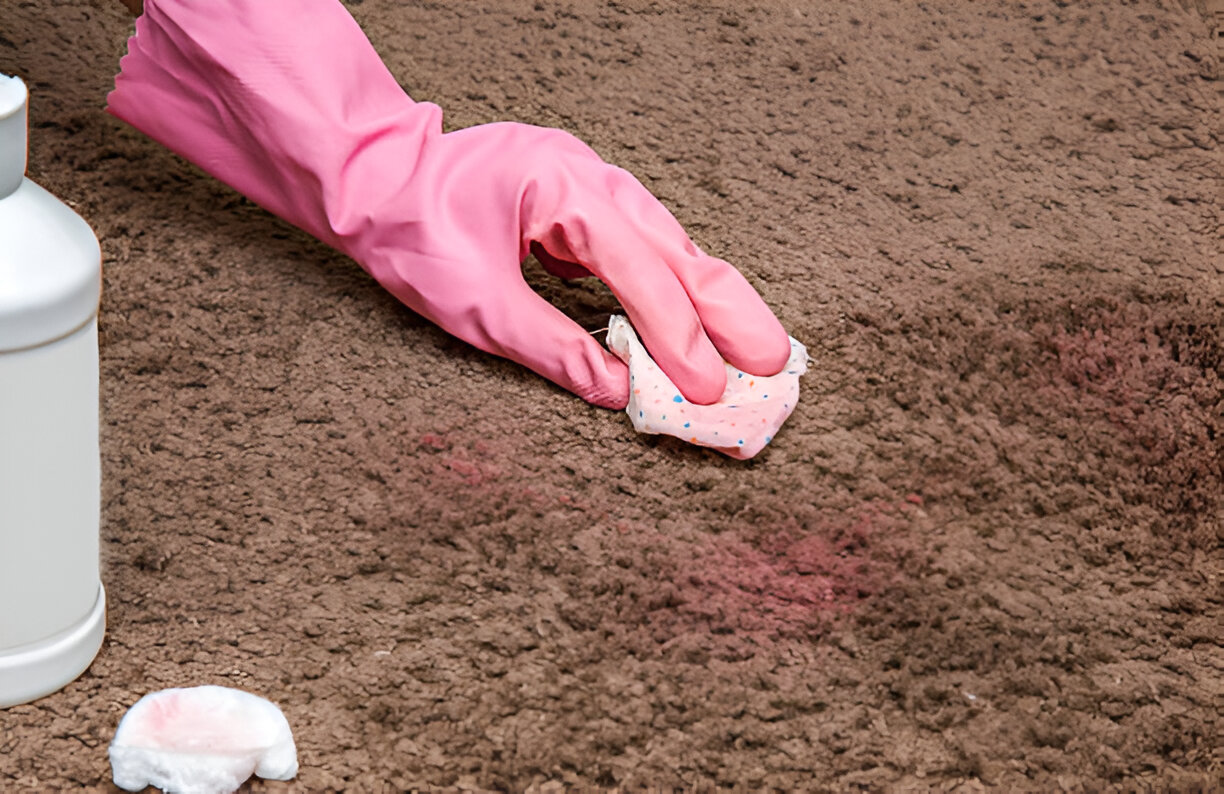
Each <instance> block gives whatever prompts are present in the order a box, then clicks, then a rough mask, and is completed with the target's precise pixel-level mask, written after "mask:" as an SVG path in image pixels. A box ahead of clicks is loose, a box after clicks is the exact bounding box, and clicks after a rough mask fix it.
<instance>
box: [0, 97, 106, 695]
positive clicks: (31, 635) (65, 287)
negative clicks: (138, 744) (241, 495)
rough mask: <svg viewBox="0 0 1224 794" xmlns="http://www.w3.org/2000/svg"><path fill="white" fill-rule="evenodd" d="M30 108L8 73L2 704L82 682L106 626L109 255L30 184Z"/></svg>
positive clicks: (1, 314) (0, 340)
mask: <svg viewBox="0 0 1224 794" xmlns="http://www.w3.org/2000/svg"><path fill="white" fill-rule="evenodd" d="M27 101H28V92H27V91H26V86H25V83H23V82H22V81H21V80H20V79H18V78H16V77H8V76H6V75H2V74H0V707H5V706H12V705H15V704H18V703H25V702H27V701H30V700H34V699H35V698H39V697H42V696H43V695H47V694H50V693H51V692H54V691H56V690H57V689H60V688H61V687H63V686H64V685H66V684H68V683H69V682H70V681H72V680H73V679H75V678H76V677H77V676H79V675H80V674H81V673H82V672H84V671H85V669H86V668H87V667H89V665H90V663H91V662H92V661H93V659H94V656H96V655H97V653H98V648H99V647H101V645H102V635H103V633H104V631H105V628H106V602H105V595H104V593H103V591H102V584H101V581H100V579H99V576H98V528H99V518H100V508H101V464H100V457H99V451H98V322H97V318H98V300H99V298H100V295H101V274H102V255H101V250H100V249H99V247H98V240H97V238H95V237H94V234H93V232H92V231H90V229H89V226H88V225H87V224H86V223H85V221H84V220H82V219H81V217H80V216H79V215H77V214H76V213H75V212H73V211H72V210H71V209H69V208H68V207H67V206H65V205H64V204H63V203H61V202H60V201H59V200H58V199H56V198H55V197H54V196H52V195H51V194H50V193H48V192H47V191H46V190H43V189H42V188H41V187H39V186H38V185H36V184H34V183H33V182H31V181H30V180H28V179H26V178H25V168H26V133H27V126H26V125H27V122H26V107H27Z"/></svg>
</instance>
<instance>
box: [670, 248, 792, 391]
mask: <svg viewBox="0 0 1224 794" xmlns="http://www.w3.org/2000/svg"><path fill="white" fill-rule="evenodd" d="M664 258H665V259H666V260H667V263H668V264H669V265H670V266H671V269H672V272H674V273H675V274H676V276H677V277H678V278H679V279H680V283H681V284H683V285H684V289H685V291H686V292H688V295H689V298H690V299H691V300H692V301H693V306H695V307H696V308H697V314H698V316H700V317H701V323H702V325H703V326H705V330H706V333H707V334H708V335H709V336H710V340H711V341H712V342H713V343H714V346H715V347H717V348H718V350H719V352H720V353H722V355H723V357H724V358H725V359H727V361H729V362H731V364H732V365H734V366H736V367H738V368H739V369H742V370H743V371H744V372H747V373H749V374H752V375H762V376H768V375H776V374H778V373H779V372H781V371H782V368H783V367H785V366H786V361H787V359H789V358H790V353H791V346H790V337H789V336H788V335H787V333H786V329H785V328H783V327H782V323H781V322H779V321H778V318H777V317H776V316H775V315H774V313H773V312H772V311H771V310H770V308H769V306H768V305H766V303H765V301H764V299H762V298H761V296H760V295H759V294H757V291H756V290H755V289H753V288H752V285H751V284H749V283H748V280H747V279H746V278H744V276H743V274H742V273H740V272H739V271H738V270H736V269H735V268H734V267H732V266H731V265H730V264H728V263H727V262H724V261H723V260H721V259H718V258H717V257H713V256H710V255H709V254H706V253H705V252H703V251H700V250H698V251H697V253H696V255H695V256H694V255H691V254H688V253H687V252H685V251H684V250H683V248H680V249H675V248H673V250H671V251H668V252H665V253H664Z"/></svg>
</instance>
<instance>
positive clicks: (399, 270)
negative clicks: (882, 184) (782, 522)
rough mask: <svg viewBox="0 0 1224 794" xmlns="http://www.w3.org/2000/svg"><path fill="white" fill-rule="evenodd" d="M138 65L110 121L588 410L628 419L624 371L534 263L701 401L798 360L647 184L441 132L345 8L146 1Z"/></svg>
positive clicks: (543, 136)
mask: <svg viewBox="0 0 1224 794" xmlns="http://www.w3.org/2000/svg"><path fill="white" fill-rule="evenodd" d="M128 50H129V51H128V54H127V55H126V56H125V57H124V58H123V60H122V62H121V73H120V74H119V76H118V77H117V78H116V80H115V90H114V91H113V92H112V93H111V94H110V95H109V96H108V105H109V107H108V109H109V111H110V112H111V113H113V114H114V115H116V116H118V117H119V118H121V119H123V120H125V121H127V122H128V123H130V124H132V125H133V126H135V127H136V128H137V129H139V130H141V131H143V132H144V133H146V134H148V135H149V136H150V137H152V138H154V139H155V140H157V141H159V142H161V143H162V144H164V145H166V146H167V147H169V148H170V149H172V150H174V151H175V152H177V153H178V154H179V155H181V156H183V157H185V158H186V159H188V160H190V161H192V162H194V163H196V164H197V165H199V166H200V167H201V168H203V169H204V170H205V171H207V172H208V173H210V174H212V175H213V176H215V177H217V178H218V179H220V180H222V181H223V182H225V183H227V184H229V185H230V186H231V187H233V188H235V189H236V190H238V191H239V192H241V193H243V194H245V195H246V196H248V197H249V198H251V199H252V200H253V201H255V202H256V203H258V204H259V205H261V206H262V207H264V208H265V209H267V210H269V211H271V212H273V213H275V214H277V215H279V216H280V217H282V218H284V219H285V220H287V221H289V222H290V223H293V224H294V225H296V226H298V227H300V228H302V229H304V230H305V231H307V232H309V233H310V234H312V235H314V236H315V237H317V238H319V239H320V240H322V241H324V242H326V243H328V244H330V245H332V246H335V247H336V248H338V249H340V250H341V251H343V252H344V253H346V254H348V255H349V256H351V257H352V258H353V259H354V260H356V261H357V262H358V263H359V264H360V265H361V266H362V267H363V268H364V269H365V270H366V271H367V272H368V273H369V274H370V275H371V276H373V277H374V278H375V279H376V280H377V281H378V282H379V283H380V284H382V285H383V286H384V287H385V288H387V289H388V290H390V291H391V293H392V294H394V295H395V296H396V297H397V298H398V299H399V300H400V301H402V302H403V303H405V304H407V305H408V306H409V307H410V308H412V309H413V310H415V311H417V312H419V313H420V314H422V315H424V316H425V317H427V318H429V319H430V320H432V321H433V322H435V323H437V324H438V325H440V326H441V327H442V328H444V329H445V330H446V331H448V332H450V333H452V334H454V335H455V336H458V337H460V338H461V339H464V340H465V341H467V342H469V343H471V344H473V345H475V346H476V347H478V348H480V349H482V350H485V351H487V352H490V353H495V354H497V355H500V356H505V357H506V358H510V359H513V360H514V361H517V362H519V363H521V364H523V365H525V366H527V367H529V368H530V369H532V370H534V371H535V372H537V373H539V374H540V375H543V376H544V377H546V378H548V379H550V380H552V381H554V382H556V383H558V384H560V385H561V386H563V387H565V388H567V389H569V390H571V391H573V392H574V393H575V394H577V395H578V396H580V397H582V398H583V399H585V400H587V401H589V402H592V403H595V404H597V405H601V406H605V407H610V408H622V407H624V405H625V403H626V401H627V399H628V389H629V382H628V381H629V377H628V372H627V370H626V368H625V365H624V364H623V363H621V362H620V361H619V360H618V359H616V358H615V357H614V356H612V355H610V354H609V353H608V352H607V351H605V350H604V349H603V347H601V346H600V345H599V344H598V342H596V341H595V340H594V339H593V338H592V337H591V336H590V335H589V334H587V333H585V332H584V331H583V330H582V328H580V327H579V326H578V325H577V324H576V323H574V322H573V321H572V320H570V319H569V318H567V317H566V316H565V315H564V314H562V313H561V312H560V311H558V310H557V309H556V308H555V307H553V306H552V305H551V304H549V303H548V302H547V301H545V300H544V299H542V298H541V297H539V296H538V295H537V294H536V293H535V292H534V291H532V289H531V288H530V287H529V286H528V285H527V283H526V282H525V281H524V280H523V277H522V271H521V263H522V260H523V259H524V258H525V257H526V256H527V254H528V252H529V251H534V252H535V253H536V254H537V256H538V257H539V259H540V260H541V262H542V263H543V264H544V266H545V267H546V268H547V269H548V270H549V271H550V272H552V273H554V274H555V275H559V276H563V277H567V278H572V277H577V276H585V275H595V276H598V277H599V278H600V279H602V280H603V281H604V282H605V283H606V284H607V285H608V286H609V288H610V289H611V290H612V292H613V293H614V294H615V295H616V297H617V298H618V300H619V301H620V302H621V304H622V305H623V306H624V308H625V310H626V312H627V313H628V315H629V317H630V319H631V320H632V322H633V324H634V326H635V327H636V328H637V330H638V332H639V333H640V335H641V337H642V340H643V342H644V343H645V344H646V346H647V347H648V348H649V350H650V351H651V353H652V355H653V356H654V357H655V359H656V361H657V362H658V363H659V365H660V366H661V367H662V368H663V369H664V371H665V372H667V373H668V375H669V376H670V377H671V378H672V380H673V381H674V382H675V383H676V385H677V386H678V388H679V389H680V391H681V392H682V393H683V394H684V396H685V397H687V398H688V399H689V400H691V401H693V402H697V403H710V402H714V401H715V400H717V399H718V398H719V396H720V395H721V394H722V392H723V388H724V386H725V379H726V375H725V368H724V366H723V364H722V358H726V359H727V360H728V361H730V362H731V363H732V364H734V365H735V366H737V367H739V368H740V369H743V370H745V371H747V372H751V373H754V374H761V375H772V374H774V373H775V372H777V371H778V370H780V369H781V368H782V366H783V365H784V363H785V362H786V359H787V356H788V355H789V352H790V346H789V342H788V339H787V335H786V332H785V331H784V330H783V329H782V326H781V324H780V323H778V321H777V319H776V318H775V317H774V316H773V314H772V312H770V310H769V308H768V307H767V306H766V305H765V303H764V302H763V301H762V300H761V298H760V296H758V295H757V294H756V292H755V291H754V290H753V289H752V287H751V286H750V285H749V284H748V283H747V281H745V280H744V278H743V277H742V276H741V275H740V274H739V272H738V271H736V270H735V269H734V268H733V267H731V266H730V265H729V264H727V263H726V262H723V261H721V260H719V259H715V258H713V257H710V256H708V255H706V254H705V253H703V252H702V251H700V250H699V249H698V248H697V247H696V246H695V245H694V244H693V243H692V241H690V240H689V238H688V236H687V235H686V234H685V233H684V230H683V229H682V228H681V227H680V225H679V224H678V223H677V222H676V220H675V218H673V217H672V216H671V214H670V213H669V212H668V211H667V210H666V209H665V208H664V207H663V206H662V205H661V204H660V203H659V202H658V201H657V200H656V199H655V198H654V197H653V196H652V195H651V194H650V193H649V192H648V191H647V190H646V189H645V188H644V187H642V185H641V184H640V183H639V182H638V181H637V180H636V179H634V178H633V176H631V175H630V174H629V173H628V172H626V171H624V170H622V169H620V168H617V167H614V166H612V165H609V164H607V163H605V162H604V161H603V160H602V159H600V158H599V156H598V155H596V154H595V153H594V151H592V150H591V149H590V148H589V147H588V146H586V145H585V144H583V143H582V142H580V141H579V140H578V139H577V138H575V137H573V136H572V135H569V134H568V133H565V132H562V131H560V130H553V129H545V128H540V127H534V126H530V125H525V124H515V123H500V124H487V125H482V126H477V127H471V128H468V129H464V130H459V131H456V132H451V133H448V134H445V135H444V134H442V130H441V117H442V112H441V110H440V109H439V108H438V107H437V106H435V105H432V104H429V103H426V102H414V101H413V100H412V99H411V98H410V97H408V96H407V95H406V94H405V93H404V91H403V89H401V88H400V86H399V85H398V84H397V83H396V81H395V79H394V77H392V75H391V74H390V72H388V71H387V68H386V67H385V66H384V65H383V63H382V61H381V59H380V58H379V57H378V55H377V53H375V51H374V49H373V47H372V46H371V45H370V43H369V41H368V40H367V39H366V37H365V35H364V34H363V33H362V32H361V29H360V28H359V27H358V26H357V23H356V22H355V21H354V20H353V18H352V17H351V16H349V14H348V12H347V11H345V9H344V8H343V6H341V5H340V3H339V2H337V0H163V1H160V2H159V1H157V0H148V2H146V3H145V12H144V14H143V15H142V16H141V17H140V18H139V19H138V20H137V21H136V35H135V36H133V37H132V39H131V40H130V41H129V43H128ZM720 354H721V355H720Z"/></svg>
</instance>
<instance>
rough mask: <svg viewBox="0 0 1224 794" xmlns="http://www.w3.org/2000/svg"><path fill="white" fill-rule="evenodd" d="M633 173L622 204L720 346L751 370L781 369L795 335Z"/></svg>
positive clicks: (731, 359) (766, 372) (769, 371)
mask: <svg viewBox="0 0 1224 794" xmlns="http://www.w3.org/2000/svg"><path fill="white" fill-rule="evenodd" d="M627 176H628V177H629V180H631V182H632V184H629V181H628V180H625V181H624V183H623V184H621V185H620V186H619V189H618V190H617V203H618V205H619V206H620V207H621V208H622V209H623V211H624V212H625V213H626V215H628V216H629V217H630V219H631V222H632V223H633V224H634V225H635V226H636V227H637V229H638V230H639V231H638V234H639V235H640V236H642V237H644V238H646V239H648V240H650V242H651V245H652V247H653V248H654V249H655V250H656V251H657V252H658V254H659V255H660V256H661V257H662V258H663V260H664V261H665V262H667V264H668V267H670V268H671V270H672V272H673V273H675V274H676V277H677V278H678V279H679V280H680V283H681V284H682V285H683V286H684V290H685V292H687V293H688V296H689V299H690V300H691V301H692V303H693V306H694V307H695V308H696V310H697V314H698V316H699V317H700V318H701V323H702V325H703V326H704V327H705V331H706V334H707V335H709V337H710V340H711V341H712V342H713V343H714V346H715V347H717V348H718V350H719V352H720V353H722V355H723V357H724V358H726V360H727V361H729V362H730V363H731V364H732V365H734V366H736V367H738V368H739V369H742V370H744V371H745V372H748V373H751V374H753V375H762V376H768V375H776V374H777V373H778V372H780V371H781V370H782V368H783V367H784V366H786V361H787V359H788V358H789V357H790V339H789V337H788V335H787V333H786V329H784V328H783V327H782V323H780V322H779V321H778V318H777V317H776V316H774V313H773V312H772V311H771V310H770V308H769V306H768V305H766V303H765V301H764V300H763V299H762V298H761V296H760V295H759V294H758V293H757V291H756V290H755V289H753V288H752V285H751V284H749V283H748V280H747V279H746V278H744V276H743V274H742V273H740V272H739V271H738V270H736V269H735V268H734V267H733V266H732V265H731V264H729V263H727V262H724V261H723V260H721V259H718V258H717V257H713V256H710V255H709V254H707V253H705V252H704V251H702V250H701V249H699V248H698V247H697V246H696V245H695V244H694V243H693V241H692V240H690V239H689V236H688V234H687V233H686V232H685V231H684V228H683V227H682V226H681V225H680V223H679V221H677V220H676V219H675V217H674V216H673V215H672V214H671V212H669V211H668V209H667V208H666V207H664V206H663V204H662V203H661V202H659V200H658V199H656V198H655V197H654V196H653V195H652V194H651V193H650V191H648V190H647V189H646V188H645V187H644V186H643V185H642V184H641V183H640V182H638V181H637V179H635V178H633V176H632V175H631V174H627Z"/></svg>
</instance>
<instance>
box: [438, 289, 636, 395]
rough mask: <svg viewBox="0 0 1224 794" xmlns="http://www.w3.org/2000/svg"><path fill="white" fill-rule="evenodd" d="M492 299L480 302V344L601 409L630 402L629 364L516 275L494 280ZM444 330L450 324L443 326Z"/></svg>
mask: <svg viewBox="0 0 1224 794" xmlns="http://www.w3.org/2000/svg"><path fill="white" fill-rule="evenodd" d="M497 294H498V298H497V302H496V303H495V304H493V305H486V306H483V307H482V314H483V315H484V316H483V317H482V323H481V324H482V326H483V330H484V333H485V335H486V339H485V340H484V341H485V344H484V345H478V346H480V347H483V348H484V349H486V350H488V351H489V352H491V353H496V354H497V355H500V356H504V357H506V358H508V359H511V360H512V361H517V362H518V363H520V364H522V365H523V366H525V367H527V368H528V369H530V370H532V371H533V372H535V373H537V374H539V375H542V376H544V377H545V378H548V379H549V380H551V381H552V382H553V383H556V384H557V385H558V386H561V387H562V388H564V389H568V390H569V391H571V392H573V393H574V394H576V395H578V396H579V397H581V398H582V399H583V400H586V401H587V402H589V403H592V404H593V405H598V406H600V407H601V408H613V409H616V410H622V409H624V407H625V405H626V404H628V402H629V368H628V367H626V366H625V364H624V362H622V361H621V360H620V359H618V358H617V357H616V356H614V355H612V354H611V353H609V352H608V351H607V350H605V349H604V348H603V345H601V344H600V343H599V342H598V341H597V340H596V339H595V337H594V336H592V335H591V334H589V333H587V332H586V331H585V330H583V328H582V326H580V325H578V323H576V322H574V321H573V320H571V319H570V318H569V317H567V316H566V315H565V314H564V313H563V312H561V310H559V309H558V308H557V307H555V306H553V305H552V304H551V303H549V302H548V301H546V300H544V299H543V298H542V297H540V296H539V295H537V294H536V293H535V291H534V290H532V289H531V287H530V286H529V285H528V284H527V282H525V281H523V280H522V279H521V278H514V277H510V278H507V279H505V281H504V282H502V283H499V284H498V285H497ZM448 330H449V329H448Z"/></svg>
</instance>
